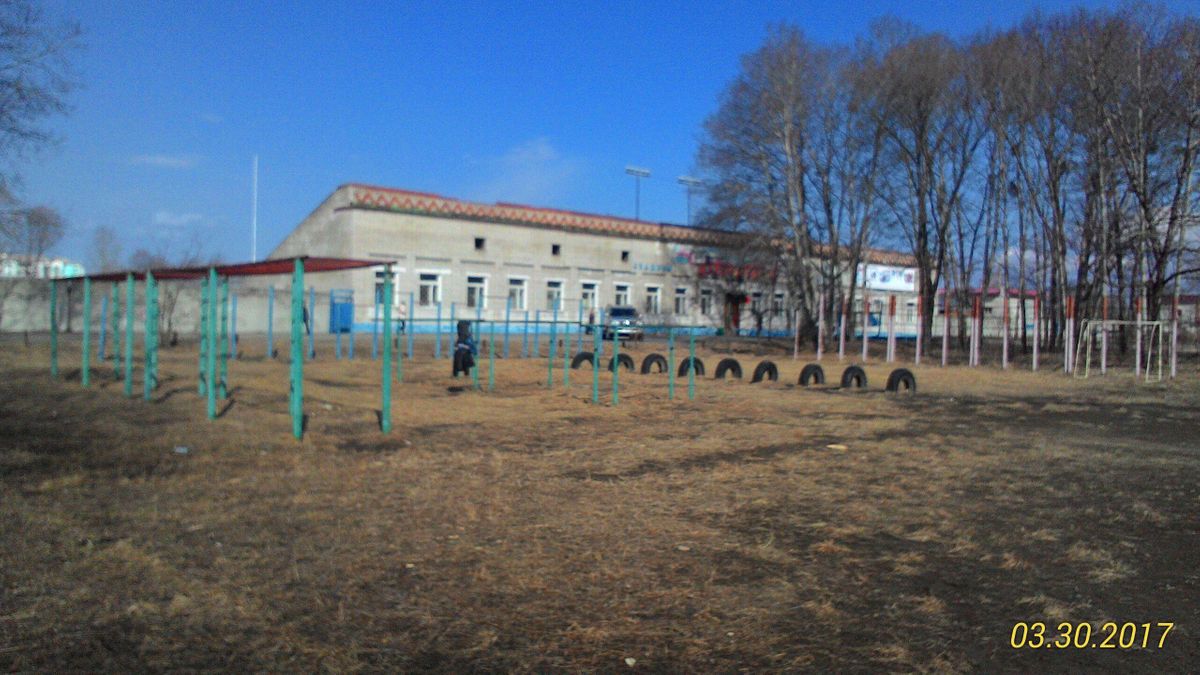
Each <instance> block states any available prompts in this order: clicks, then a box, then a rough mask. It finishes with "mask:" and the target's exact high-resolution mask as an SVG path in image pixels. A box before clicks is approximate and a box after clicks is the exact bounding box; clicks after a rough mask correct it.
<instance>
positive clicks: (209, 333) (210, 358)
mask: <svg viewBox="0 0 1200 675" xmlns="http://www.w3.org/2000/svg"><path fill="white" fill-rule="evenodd" d="M204 341H205V343H206V344H205V347H204V356H205V363H204V382H205V386H204V397H205V410H206V412H207V414H208V419H210V420H215V419H216V418H217V268H215V267H210V268H208V307H207V316H206V318H205V320H204Z"/></svg>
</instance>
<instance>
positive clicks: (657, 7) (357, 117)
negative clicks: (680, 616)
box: [19, 0, 1114, 265]
mask: <svg viewBox="0 0 1200 675" xmlns="http://www.w3.org/2000/svg"><path fill="white" fill-rule="evenodd" d="M1080 5H1083V6H1089V7H1096V6H1112V5H1114V3H1113V2H1105V1H1100V0H1095V1H1089V2H1048V1H1047V2H1035V1H1033V0H1006V1H1005V2H996V1H995V0H990V1H983V2H977V1H974V0H971V1H959V2H947V1H941V0H929V1H922V0H908V1H898V0H897V1H883V0H880V1H874V2H870V1H868V2H818V1H807V2H797V1H793V2H726V3H704V2H682V3H669V2H656V1H647V0H641V1H639V2H608V3H594V2H589V3H569V2H561V3H545V4H542V3H535V2H529V3H497V4H485V3H461V4H454V3H441V2H429V3H415V2H413V3H395V4H391V3H387V4H385V3H380V4H368V3H347V4H345V5H342V6H337V5H336V4H335V3H330V2H311V3H309V2H282V3H280V2H269V3H254V2H226V3H215V2H214V3H208V2H162V3H150V2H139V3H124V2H115V1H106V2H91V1H88V2H79V1H75V2H67V1H64V0H52V1H51V2H48V3H47V4H46V11H47V13H48V14H49V15H51V16H52V17H60V18H73V19H75V20H77V21H79V22H80V24H81V25H82V28H83V30H84V39H83V43H84V45H83V48H82V49H81V50H80V51H79V52H78V53H77V54H76V57H75V62H76V64H77V68H76V70H77V74H78V78H79V80H80V81H81V83H82V87H81V88H80V89H79V90H77V91H76V92H74V93H73V94H72V95H71V97H70V102H71V104H72V106H73V108H74V110H73V112H72V113H71V114H70V115H69V116H67V117H64V118H61V119H55V120H53V121H52V122H51V124H50V126H51V127H52V129H53V130H54V131H55V133H57V134H58V135H59V136H60V138H61V139H62V140H61V143H59V144H58V145H56V146H55V147H52V148H49V149H47V150H44V151H42V152H39V153H37V154H36V155H34V156H32V157H31V158H29V159H28V160H26V161H24V162H23V163H22V164H21V165H20V167H19V170H20V172H21V174H22V175H23V178H24V185H23V187H22V188H21V190H20V194H19V196H20V197H21V198H22V199H23V200H24V201H25V202H27V203H30V204H46V205H49V206H52V207H54V208H57V209H58V210H60V211H61V212H62V213H63V215H64V216H65V217H66V219H67V221H68V224H69V226H70V234H69V236H68V237H67V238H66V240H64V241H63V243H61V244H60V245H59V246H58V247H57V249H56V252H57V253H59V254H62V255H67V256H70V257H73V258H76V259H79V260H82V261H83V262H84V263H85V264H89V265H90V264H92V263H93V262H94V261H93V260H92V256H91V254H90V252H89V248H90V244H91V240H92V231H93V230H94V228H96V227H99V226H103V225H107V226H110V227H112V228H114V229H115V230H116V231H117V232H118V233H119V236H120V238H121V240H122V243H123V245H124V253H125V254H126V255H128V253H130V252H131V251H132V250H133V249H134V248H136V247H143V248H147V249H150V250H152V251H159V252H165V253H168V254H171V255H174V254H177V253H178V252H179V251H181V250H183V249H184V248H186V247H187V246H188V244H189V242H191V241H193V240H195V239H198V240H199V241H201V242H202V246H203V248H204V252H205V253H206V254H218V255H220V256H222V257H223V258H224V259H226V260H230V261H233V260H246V259H249V257H250V220H251V163H252V157H253V156H254V155H256V154H257V155H258V156H259V208H258V223H259V239H258V242H259V243H258V249H259V256H260V257H262V256H263V255H265V254H266V253H267V252H269V251H270V250H271V248H272V247H274V246H275V245H276V244H277V243H278V242H279V241H280V240H281V239H282V238H283V237H284V236H285V235H286V234H287V232H289V231H290V230H291V229H292V228H293V227H294V226H295V225H296V224H297V223H298V222H299V221H300V220H301V219H302V218H303V217H304V216H305V215H307V214H308V213H309V212H310V211H311V210H312V209H313V208H314V207H316V206H317V204H318V203H320V202H321V200H323V199H324V198H325V197H326V196H327V195H328V194H329V193H330V192H331V191H333V189H334V188H336V187H337V186H338V185H340V184H343V183H348V182H365V183H372V184H378V185H385V186H391V187H402V188H409V189H415V190H423V191H429V192H436V193H439V194H443V195H446V196H451V197H459V198H463V199H471V200H479V201H487V202H491V201H510V202H520V203H529V204H536V205H540V206H554V207H559V208H567V209H574V210H580V211H590V212H596V213H607V214H614V215H621V216H630V217H631V216H632V215H633V211H634V186H633V182H632V181H633V179H632V178H631V177H629V176H626V175H625V174H624V173H623V168H624V166H625V165H627V164H636V165H640V166H644V167H647V168H649V169H651V171H652V172H653V175H652V176H651V178H649V179H646V180H644V181H643V182H642V198H641V214H642V217H643V218H644V219H647V220H655V221H666V222H684V221H685V220H686V201H685V197H684V191H683V188H682V187H681V186H679V185H678V184H677V183H676V180H675V179H676V177H677V176H679V175H681V174H687V173H692V172H693V171H694V169H695V164H694V162H695V154H696V148H697V145H698V141H699V138H700V135H701V132H702V125H703V122H704V119H705V118H706V117H707V116H708V115H710V114H711V113H712V112H713V111H714V110H715V108H716V105H717V97H718V96H719V94H720V92H721V91H722V90H723V89H724V87H725V86H726V85H727V84H728V83H729V82H730V80H731V79H732V78H733V77H734V76H735V75H736V73H737V69H738V63H739V57H740V56H741V55H742V54H745V53H747V52H750V51H753V50H754V49H756V48H757V47H758V46H759V45H760V44H761V42H762V40H763V38H764V36H765V35H766V32H767V29H768V27H769V26H770V25H772V24H776V23H779V22H790V23H794V24H796V25H798V26H799V27H800V28H801V29H803V30H804V31H805V32H806V33H807V34H808V35H809V36H810V37H811V38H813V39H815V40H817V41H820V42H826V43H847V42H850V41H852V40H853V39H854V37H855V36H858V35H862V34H863V33H864V32H865V31H866V30H867V27H868V25H869V24H870V22H871V21H872V20H874V19H875V18H878V17H880V16H884V15H892V16H897V17H899V18H902V19H905V20H907V21H910V22H912V23H914V24H916V25H918V26H921V27H923V28H925V29H928V30H940V31H945V32H947V33H949V34H951V35H954V36H962V35H966V34H969V33H972V32H974V31H976V30H978V29H981V28H986V27H989V26H990V27H994V28H1004V27H1007V26H1009V25H1011V24H1013V23H1014V22H1016V21H1018V20H1019V19H1020V18H1021V17H1023V16H1024V15H1025V14H1026V13H1027V12H1029V11H1030V10H1031V9H1033V8H1035V7H1036V8H1041V9H1043V10H1045V11H1048V12H1054V11H1059V10H1063V9H1069V8H1070V7H1074V6H1080Z"/></svg>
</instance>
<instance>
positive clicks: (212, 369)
mask: <svg viewBox="0 0 1200 675" xmlns="http://www.w3.org/2000/svg"><path fill="white" fill-rule="evenodd" d="M217 298H218V293H217V268H215V267H210V268H208V317H207V318H206V319H205V322H204V323H205V331H204V340H205V342H206V343H207V348H206V350H205V351H206V354H207V356H208V359H207V363H205V364H204V370H205V377H204V381H205V383H206V387H205V394H206V398H207V408H206V410H207V413H208V419H210V420H212V419H216V418H217V349H218V347H217ZM292 351H293V353H295V352H297V351H298V350H297V349H296V345H293V350H292Z"/></svg>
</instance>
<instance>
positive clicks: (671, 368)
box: [667, 328, 675, 401]
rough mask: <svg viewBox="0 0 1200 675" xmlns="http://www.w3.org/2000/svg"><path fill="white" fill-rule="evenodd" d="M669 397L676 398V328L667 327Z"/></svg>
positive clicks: (670, 398)
mask: <svg viewBox="0 0 1200 675" xmlns="http://www.w3.org/2000/svg"><path fill="white" fill-rule="evenodd" d="M667 399H669V400H672V401H674V400H675V329H674V328H668V329H667Z"/></svg>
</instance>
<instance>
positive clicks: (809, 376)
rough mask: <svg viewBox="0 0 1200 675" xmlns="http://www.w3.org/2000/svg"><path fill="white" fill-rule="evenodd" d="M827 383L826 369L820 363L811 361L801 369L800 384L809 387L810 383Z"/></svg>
mask: <svg viewBox="0 0 1200 675" xmlns="http://www.w3.org/2000/svg"><path fill="white" fill-rule="evenodd" d="M810 382H811V383H812V384H825V369H824V368H822V367H821V366H820V365H819V364H816V363H810V364H808V365H807V366H804V370H801V371H800V386H801V387H807V386H808V385H809V383H810Z"/></svg>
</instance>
